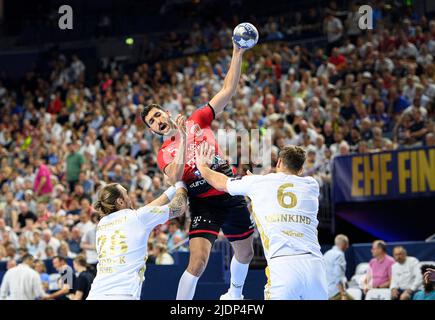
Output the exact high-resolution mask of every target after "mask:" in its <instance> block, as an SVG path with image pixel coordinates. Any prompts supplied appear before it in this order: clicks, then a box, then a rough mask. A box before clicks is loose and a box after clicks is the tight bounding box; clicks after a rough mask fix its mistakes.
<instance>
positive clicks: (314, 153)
mask: <svg viewBox="0 0 435 320" xmlns="http://www.w3.org/2000/svg"><path fill="white" fill-rule="evenodd" d="M356 10H357V7H355V6H352V7H351V8H350V9H349V11H346V12H344V13H343V12H336V11H333V10H327V11H326V12H325V14H322V15H321V16H319V14H318V12H317V11H316V10H311V11H310V12H311V13H310V15H308V17H311V18H310V19H311V20H310V21H308V22H309V23H308V22H307V23H305V24H303V26H306V28H307V29H310V28H323V29H322V30H323V31H324V33H325V36H326V42H325V43H323V42H319V43H315V44H313V45H312V46H311V47H305V46H301V45H289V43H287V42H283V41H272V42H265V43H262V44H260V45H257V46H256V47H255V48H254V49H252V50H249V51H247V52H246V53H245V55H244V62H243V66H242V69H243V70H242V77H241V80H240V84H239V88H238V91H237V93H236V95H235V97H234V98H233V100H232V101H231V103H230V104H229V105H228V106H227V108H226V110H225V111H224V112H223V113H222V114H221V115H219V116H218V117H217V118H216V120H214V122H213V124H212V128H213V129H214V130H217V129H223V130H233V129H235V130H242V129H247V130H250V129H260V131H261V130H265V129H269V130H271V132H272V143H273V146H272V160H273V161H275V160H276V158H277V152H278V150H279V148H281V147H283V146H285V145H288V144H297V145H303V146H305V147H306V149H307V152H308V159H307V162H306V164H305V172H306V174H307V175H312V176H313V177H315V178H316V179H317V180H318V181H319V183H320V184H321V185H328V184H329V182H330V179H331V177H330V175H331V164H332V160H333V158H334V157H336V156H339V155H348V154H352V153H367V152H377V151H382V150H394V149H398V148H411V147H417V146H434V145H435V136H434V133H435V131H434V99H435V63H434V61H433V56H434V54H435V20H429V19H428V18H427V17H425V16H418V15H416V14H413V15H409V16H404V17H403V19H402V21H401V23H394V20H393V19H392V18H391V17H390V16H389V15H388V13H385V14H384V16H382V14H381V13H383V12H384V11H379V12H378V13H379V14H378V15H377V16H376V19H375V21H374V23H375V29H374V30H365V31H362V30H360V29H358V28H355V25H354V24H355V22H356V21H358V17H359V16H358V15H359V14H358V13H357V11H356ZM300 18H301V19H308V18H307V17H305V16H304V17H300ZM308 20H309V19H308ZM235 23H236V22H235V21H234V24H235ZM286 23H287V22H286V21H285V19H284V20H283V21H281V20H280V19H279V18H274V17H271V18H270V19H268V20H267V23H266V25H260V26H258V29H259V30H260V34H261V36H262V37H263V36H265V37H266V40H280V39H282V38H283V37H281V36H282V35H283V34H286V33H289V32H303V28H299V29H300V30H299V29H294V28H295V27H293V29H291V28H290V27H285V26H286ZM283 26H284V27H283ZM231 28H232V26H230V25H227V26H226V27H225V28H224V27H222V28H221V29H219V30H212V29H213V28H212V27H210V26H209V25H205V26H201V25H193V26H192V29H191V30H190V33H189V37H188V39H189V41H187V42H186V41H180V40H179V39H178V37H179V35H177V33H176V32H174V33H170V34H168V36H167V39H166V40H165V41H163V42H162V43H163V44H162V48H163V49H164V51H167V50H168V51H170V50H181V53H182V54H183V55H188V54H190V53H193V52H195V49H194V48H193V49H192V46H194V45H195V44H197V43H206V44H207V45H210V46H211V47H210V48H211V49H220V50H218V51H215V52H213V53H210V54H208V55H204V54H203V55H188V56H186V57H182V58H178V59H169V60H162V61H158V62H156V63H153V64H148V63H147V62H143V63H140V64H138V65H137V66H136V67H135V68H134V70H132V71H131V72H127V71H124V68H123V65H122V64H119V63H111V64H109V65H107V66H106V67H105V68H104V69H102V70H100V71H99V72H98V73H97V75H96V76H95V77H92V78H95V81H91V82H89V81H87V79H88V78H90V76H89V74H88V73H87V68H86V65H85V64H84V63H83V62H82V61H81V60H80V57H78V56H75V55H73V56H71V57H66V56H65V55H62V54H60V55H59V56H57V57H56V59H54V60H52V61H51V67H50V70H51V71H50V73H49V74H48V75H44V74H40V73H38V72H34V71H31V72H29V73H27V75H26V77H25V78H24V79H23V80H22V81H21V82H20V85H19V86H10V85H9V82H8V79H3V80H2V81H0V168H1V170H0V189H1V192H0V261H7V263H8V268H10V267H13V266H14V265H15V261H18V260H20V258H22V257H23V256H25V255H26V254H28V253H29V254H32V255H33V256H34V257H36V258H37V259H40V260H44V259H50V258H53V257H54V256H62V257H68V258H71V259H74V258H75V257H76V256H77V255H81V254H84V255H85V257H86V262H87V263H88V264H89V265H95V263H96V262H97V255H96V251H95V243H96V239H95V228H96V223H97V221H98V217H97V216H96V215H95V213H94V210H93V208H92V203H93V201H94V200H95V198H96V191H97V190H98V188H99V187H100V186H101V185H102V184H103V183H107V182H118V183H122V184H124V185H125V186H126V187H127V188H128V190H129V195H130V197H131V199H132V201H133V205H134V206H136V207H138V206H141V205H144V204H146V203H149V202H150V201H152V199H154V198H155V197H156V196H158V195H159V194H161V193H162V192H163V191H164V189H165V187H166V181H165V180H164V177H163V176H162V174H161V173H160V171H159V169H158V167H157V164H156V151H157V150H158V148H159V146H160V144H161V143H162V138H161V137H157V136H154V135H152V134H151V133H150V132H149V131H148V130H147V129H146V128H145V127H144V125H143V124H142V123H141V121H140V119H139V117H138V115H139V113H140V111H141V109H142V107H143V106H145V105H147V104H149V103H151V102H152V103H158V104H161V105H162V106H163V107H164V108H165V109H167V110H169V111H170V112H171V114H173V115H175V114H177V113H180V112H181V113H184V114H185V115H187V116H189V115H190V114H191V113H192V112H193V111H194V110H195V109H197V108H198V107H201V106H203V105H204V104H206V103H207V101H209V100H210V99H211V98H212V97H213V95H214V94H215V93H216V92H217V91H218V90H219V89H220V88H221V87H222V83H223V79H224V76H225V74H226V72H227V69H228V66H229V62H230V59H231V56H230V54H231V51H230V50H227V49H222V46H223V45H222V44H229V43H231ZM210 37H211V38H210ZM214 44H216V46H214ZM218 44H219V45H218ZM252 143H254V142H252ZM235 162H236V167H237V170H238V173H239V174H244V173H245V171H246V170H247V169H252V166H257V167H258V166H260V167H261V164H251V165H245V164H241V163H240V164H239V161H238V160H237V159H236V161H235ZM266 170H267V168H264V170H263V171H266ZM188 225H189V215H188V214H187V215H186V217H183V218H181V219H179V220H176V221H174V222H171V223H170V224H167V225H163V226H160V227H159V228H157V229H156V230H155V231H154V232H153V234H152V236H151V238H150V241H149V252H150V262H155V263H160V264H170V263H173V259H172V257H171V255H170V253H171V252H172V251H174V250H182V251H185V250H186V247H185V245H184V240H185V239H186V232H187V231H188V227H187V226H188Z"/></svg>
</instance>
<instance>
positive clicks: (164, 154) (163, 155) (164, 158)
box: [157, 143, 174, 173]
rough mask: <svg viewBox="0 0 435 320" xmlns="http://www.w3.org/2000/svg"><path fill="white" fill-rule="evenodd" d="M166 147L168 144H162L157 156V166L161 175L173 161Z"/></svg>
mask: <svg viewBox="0 0 435 320" xmlns="http://www.w3.org/2000/svg"><path fill="white" fill-rule="evenodd" d="M168 145H169V143H168V144H166V143H163V145H162V147H161V148H160V150H159V153H158V154H157V165H158V166H159V168H160V170H161V171H162V172H163V173H164V172H165V168H166V166H167V165H168V164H170V163H171V162H172V160H173V159H174V157H173V156H172V154H171V153H170V152H169V150H168V149H167V147H168Z"/></svg>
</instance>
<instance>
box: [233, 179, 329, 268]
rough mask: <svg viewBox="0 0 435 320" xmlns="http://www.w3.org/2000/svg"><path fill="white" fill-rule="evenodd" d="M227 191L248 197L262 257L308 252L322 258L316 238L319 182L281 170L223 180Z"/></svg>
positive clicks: (268, 258)
mask: <svg viewBox="0 0 435 320" xmlns="http://www.w3.org/2000/svg"><path fill="white" fill-rule="evenodd" d="M227 189H228V193H229V194H231V195H244V196H248V197H249V198H251V202H252V209H253V210H252V211H253V216H254V219H255V223H256V224H257V228H258V231H259V233H260V236H261V240H262V242H263V247H264V251H265V256H266V259H267V260H268V261H269V260H270V259H271V258H273V257H278V256H285V255H296V254H301V253H307V252H309V253H311V254H312V255H314V256H317V257H322V253H321V252H320V245H319V241H318V238H317V225H318V224H319V222H318V220H317V211H318V208H319V200H318V198H319V184H318V183H317V181H316V180H315V179H313V178H311V177H299V176H295V175H288V174H284V173H271V174H267V175H264V176H261V175H251V176H244V177H243V178H242V179H237V178H236V179H229V180H228V181H227Z"/></svg>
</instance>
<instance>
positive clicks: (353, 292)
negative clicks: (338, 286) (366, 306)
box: [346, 288, 362, 300]
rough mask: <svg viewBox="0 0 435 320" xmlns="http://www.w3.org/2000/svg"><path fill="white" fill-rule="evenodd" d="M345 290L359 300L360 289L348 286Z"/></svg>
mask: <svg viewBox="0 0 435 320" xmlns="http://www.w3.org/2000/svg"><path fill="white" fill-rule="evenodd" d="M346 292H347V293H348V294H349V295H350V296H351V297H352V298H353V299H354V300H361V299H362V291H361V290H360V289H358V288H348V289H347V290H346Z"/></svg>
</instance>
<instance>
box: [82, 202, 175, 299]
mask: <svg viewBox="0 0 435 320" xmlns="http://www.w3.org/2000/svg"><path fill="white" fill-rule="evenodd" d="M168 218H169V207H168V206H167V205H165V206H161V207H154V206H145V207H142V208H140V209H138V210H132V209H124V210H120V211H117V212H114V213H112V214H110V215H108V216H105V217H103V218H102V219H101V220H100V222H99V223H98V226H97V235H96V237H97V253H98V265H97V276H96V277H95V279H94V282H93V283H92V287H91V291H90V293H89V297H88V299H101V298H104V297H105V296H108V297H110V296H125V297H126V299H128V297H130V298H133V299H139V298H140V293H141V288H142V282H143V280H144V273H145V263H146V259H147V257H148V250H147V249H148V247H147V246H148V238H149V235H150V233H151V231H152V230H153V229H154V228H155V227H156V226H157V225H159V224H162V223H165V222H166V221H168Z"/></svg>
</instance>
